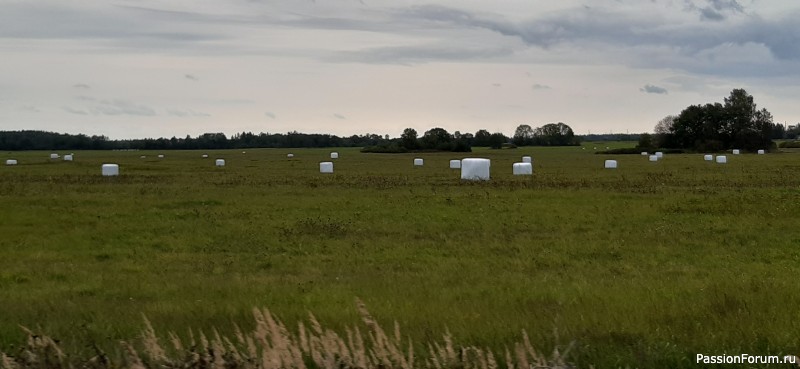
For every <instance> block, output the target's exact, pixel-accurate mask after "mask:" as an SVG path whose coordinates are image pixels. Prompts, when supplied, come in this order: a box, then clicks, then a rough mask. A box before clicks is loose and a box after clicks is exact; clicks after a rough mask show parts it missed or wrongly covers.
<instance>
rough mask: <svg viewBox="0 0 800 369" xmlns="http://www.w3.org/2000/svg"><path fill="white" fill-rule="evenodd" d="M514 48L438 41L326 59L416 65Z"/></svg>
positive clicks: (495, 54)
mask: <svg viewBox="0 0 800 369" xmlns="http://www.w3.org/2000/svg"><path fill="white" fill-rule="evenodd" d="M513 52H514V51H513V49H511V48H497V47H495V48H490V47H486V46H485V45H484V46H481V47H477V46H473V47H460V46H454V45H446V44H442V45H438V44H437V45H425V46H398V47H376V48H367V49H361V50H356V51H347V52H338V53H334V54H332V55H329V56H327V57H324V58H323V60H327V61H332V62H359V63H368V64H400V65H412V64H417V63H425V62H431V61H445V60H457V61H464V60H491V59H495V58H499V57H502V56H505V55H510V54H512V53H513Z"/></svg>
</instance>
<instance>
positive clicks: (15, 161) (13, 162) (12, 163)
mask: <svg viewBox="0 0 800 369" xmlns="http://www.w3.org/2000/svg"><path fill="white" fill-rule="evenodd" d="M6 165H17V160H16V159H8V160H6Z"/></svg>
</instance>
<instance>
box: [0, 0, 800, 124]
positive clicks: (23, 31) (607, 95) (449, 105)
mask: <svg viewBox="0 0 800 369" xmlns="http://www.w3.org/2000/svg"><path fill="white" fill-rule="evenodd" d="M798 17H800V3H798V2H797V1H796V0H582V1H578V0H561V1H552V0H507V1H485V0H458V1H455V0H441V1H435V0H431V1H415V0H408V1H398V0H274V1H268V0H169V1H166V0H98V1H95V0H82V1H77V0H76V1H63V0H57V1H55V0H54V1H48V0H41V1H38V0H37V1H31V0H0V130H22V129H35V130H46V131H55V132H63V133H73V134H77V133H83V134H88V135H106V136H108V137H110V138H113V139H124V138H146V137H154V138H155V137H172V136H176V137H185V136H186V135H191V136H197V135H200V134H202V133H206V132H222V133H225V134H226V135H229V136H230V135H233V134H235V133H237V132H245V131H249V132H253V133H260V132H269V133H286V132H289V131H299V132H306V133H331V134H337V135H352V134H359V135H360V134H366V133H375V134H380V135H385V134H388V135H390V136H392V137H398V136H399V135H400V134H401V133H402V131H403V129H404V128H408V127H410V128H414V129H416V130H417V131H418V132H420V134H421V133H422V132H424V131H426V130H428V129H430V128H433V127H441V128H444V129H446V130H448V131H450V132H454V131H461V132H472V133H474V132H475V131H477V130H479V129H487V130H489V131H491V132H502V133H505V134H506V135H512V134H513V133H514V130H515V128H516V127H517V126H518V125H520V124H529V125H531V126H533V127H537V126H541V125H544V124H546V123H553V122H564V123H566V124H568V125H570V126H571V127H572V128H573V130H574V131H575V132H576V133H577V134H586V133H626V132H629V133H639V132H651V131H652V130H653V127H654V126H655V124H656V123H657V122H658V121H659V120H660V119H661V118H663V117H664V116H666V115H670V114H678V113H680V111H681V110H682V109H684V108H685V107H687V106H689V105H692V104H705V103H709V102H722V101H723V99H724V98H725V97H726V96H728V95H729V93H730V91H731V90H732V89H734V88H744V89H746V90H747V91H748V92H749V93H750V94H751V95H753V96H754V98H755V102H756V103H757V104H758V106H759V108H767V109H768V110H769V111H770V112H771V113H772V114H773V116H774V118H775V121H776V122H780V123H784V122H786V123H789V124H794V123H797V122H800V103H798V101H797V100H798V97H800V27H797V26H796V25H797V19H798Z"/></svg>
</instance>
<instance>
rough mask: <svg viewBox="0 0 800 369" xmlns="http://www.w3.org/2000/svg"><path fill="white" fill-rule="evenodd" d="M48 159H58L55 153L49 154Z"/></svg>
mask: <svg viewBox="0 0 800 369" xmlns="http://www.w3.org/2000/svg"><path fill="white" fill-rule="evenodd" d="M50 159H58V154H56V153H53V154H50Z"/></svg>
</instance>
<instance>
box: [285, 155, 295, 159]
mask: <svg viewBox="0 0 800 369" xmlns="http://www.w3.org/2000/svg"><path fill="white" fill-rule="evenodd" d="M286 157H287V158H289V159H291V158H293V157H294V154H286Z"/></svg>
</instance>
